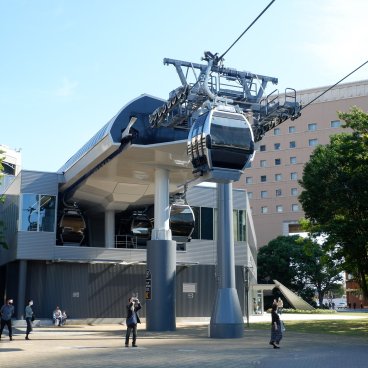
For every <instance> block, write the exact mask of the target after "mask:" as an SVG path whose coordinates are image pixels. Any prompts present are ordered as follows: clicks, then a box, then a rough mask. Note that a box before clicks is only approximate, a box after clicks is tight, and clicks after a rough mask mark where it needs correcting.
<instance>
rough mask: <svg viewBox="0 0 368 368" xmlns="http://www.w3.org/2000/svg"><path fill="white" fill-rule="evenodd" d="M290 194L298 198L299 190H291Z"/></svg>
mask: <svg viewBox="0 0 368 368" xmlns="http://www.w3.org/2000/svg"><path fill="white" fill-rule="evenodd" d="M290 193H291V195H292V196H297V195H298V188H291V190H290Z"/></svg>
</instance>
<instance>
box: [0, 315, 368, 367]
mask: <svg viewBox="0 0 368 368" xmlns="http://www.w3.org/2000/svg"><path fill="white" fill-rule="evenodd" d="M285 316H286V315H285ZM268 317H269V316H268ZM299 318H300V316H299ZM299 318H298V319H299ZM268 319H269V318H268ZM285 319H286V318H285ZM367 323H368V320H367ZM24 330H25V328H24V327H16V328H15V336H14V340H13V341H11V342H10V341H9V340H8V336H7V331H4V333H3V336H2V340H1V341H0V367H1V368H8V367H9V368H10V367H17V368H19V367H22V366H23V367H27V368H29V367H37V368H46V367H47V368H50V367H51V368H58V367H63V368H72V367H73V368H79V367H81V368H84V367H86V368H87V367H88V368H100V367H104V368H110V367H132V368H135V367H140V368H145V367H152V368H155V367H188V368H189V367H221V368H233V367H234V368H235V367H236V368H239V367H242V368H254V367H259V368H271V367H272V368H274V367H282V368H304V367H306V368H311V367H313V368H319V367H321V368H340V367H341V368H346V367H366V366H367V361H368V349H367V347H368V341H367V340H366V339H363V338H356V337H345V338H343V339H342V338H340V337H338V336H330V335H314V334H302V333H293V332H288V331H287V332H286V333H285V336H284V339H283V340H282V343H281V349H279V350H276V349H273V348H272V347H271V346H270V345H268V341H269V332H268V331H261V330H252V329H248V328H246V330H245V336H244V337H243V338H241V339H210V338H208V337H207V335H208V325H207V324H199V323H196V324H190V323H186V324H177V331H175V332H164V333H154V332H147V331H146V330H145V326H144V324H142V325H140V326H139V331H138V334H139V337H138V340H137V343H138V348H132V347H129V348H125V347H124V340H123V334H124V333H125V327H124V326H122V325H119V324H114V325H96V326H88V325H87V326H86V325H79V326H77V325H74V326H72V325H69V326H65V327H61V328H60V327H39V328H35V329H34V332H33V333H32V335H30V337H31V339H32V340H30V341H26V340H24Z"/></svg>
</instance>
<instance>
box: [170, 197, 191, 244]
mask: <svg viewBox="0 0 368 368" xmlns="http://www.w3.org/2000/svg"><path fill="white" fill-rule="evenodd" d="M194 225H195V218H194V212H193V210H192V208H191V207H190V206H189V205H188V204H178V203H173V204H172V205H171V207H170V225H169V226H170V229H171V234H172V239H173V240H176V241H177V242H181V243H186V242H188V241H190V240H191V235H192V233H193V230H194Z"/></svg>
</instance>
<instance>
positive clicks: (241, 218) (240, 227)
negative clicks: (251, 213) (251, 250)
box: [233, 210, 246, 241]
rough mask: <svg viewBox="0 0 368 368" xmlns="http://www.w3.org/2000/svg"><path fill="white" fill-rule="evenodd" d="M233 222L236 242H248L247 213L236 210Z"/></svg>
mask: <svg viewBox="0 0 368 368" xmlns="http://www.w3.org/2000/svg"><path fill="white" fill-rule="evenodd" d="M233 222H234V240H235V241H246V211H244V210H234V211H233Z"/></svg>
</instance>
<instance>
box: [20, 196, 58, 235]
mask: <svg viewBox="0 0 368 368" xmlns="http://www.w3.org/2000/svg"><path fill="white" fill-rule="evenodd" d="M20 222H21V223H20V230H21V231H45V232H53V231H55V225H56V197H55V196H50V195H42V194H23V195H22V209H21V221H20Z"/></svg>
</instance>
